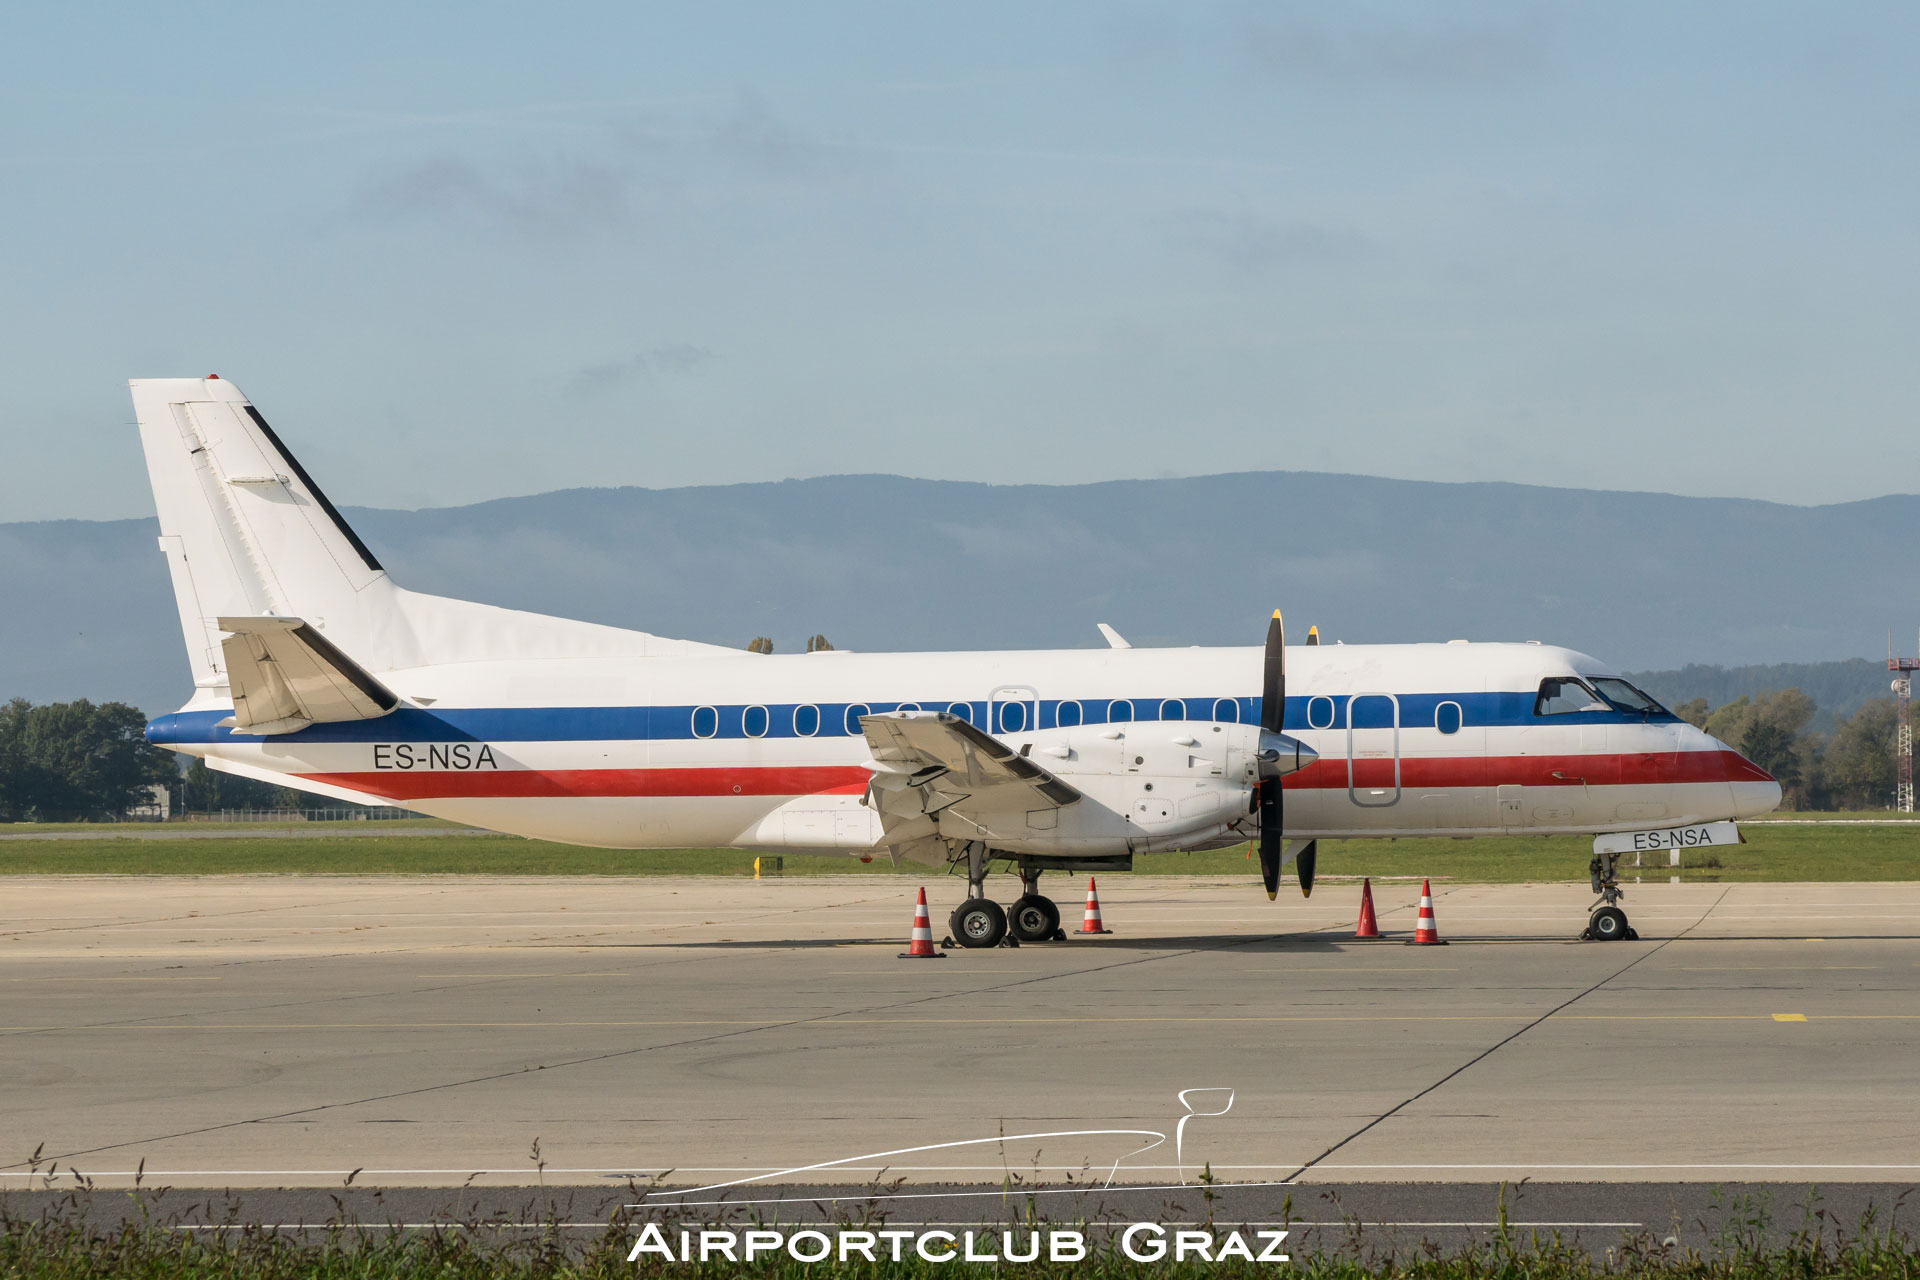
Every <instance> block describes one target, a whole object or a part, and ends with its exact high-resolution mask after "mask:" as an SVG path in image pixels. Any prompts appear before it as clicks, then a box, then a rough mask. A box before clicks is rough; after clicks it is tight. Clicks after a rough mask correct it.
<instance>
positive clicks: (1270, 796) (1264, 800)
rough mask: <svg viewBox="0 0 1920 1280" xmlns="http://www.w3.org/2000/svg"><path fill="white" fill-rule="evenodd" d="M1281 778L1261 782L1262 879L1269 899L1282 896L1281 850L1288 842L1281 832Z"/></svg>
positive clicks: (1282, 803)
mask: <svg viewBox="0 0 1920 1280" xmlns="http://www.w3.org/2000/svg"><path fill="white" fill-rule="evenodd" d="M1281 795H1282V793H1281V790H1280V779H1278V778H1267V779H1265V780H1263V781H1262V782H1261V783H1260V880H1261V883H1263V884H1264V885H1266V887H1267V901H1268V902H1272V901H1273V900H1274V899H1275V898H1277V897H1279V896H1280V851H1281V848H1282V846H1283V845H1284V844H1285V842H1286V837H1285V836H1284V835H1283V834H1282V833H1281V829H1282V827H1283V826H1284V825H1285V824H1284V822H1283V818H1282V811H1283V810H1282V806H1283V805H1284V801H1283V800H1282V799H1281Z"/></svg>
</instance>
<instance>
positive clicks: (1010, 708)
mask: <svg viewBox="0 0 1920 1280" xmlns="http://www.w3.org/2000/svg"><path fill="white" fill-rule="evenodd" d="M1026 728H1027V704H1026V703H1024V702H1003V703H1001V704H1000V732H1002V733H1024V732H1026Z"/></svg>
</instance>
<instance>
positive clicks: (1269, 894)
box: [1267, 889, 1280, 902]
mask: <svg viewBox="0 0 1920 1280" xmlns="http://www.w3.org/2000/svg"><path fill="white" fill-rule="evenodd" d="M1279 896H1280V895H1279V894H1278V893H1276V892H1274V891H1273V890H1272V889H1269V890H1267V901H1268V902H1272V901H1273V900H1274V899H1275V898H1277V897H1279Z"/></svg>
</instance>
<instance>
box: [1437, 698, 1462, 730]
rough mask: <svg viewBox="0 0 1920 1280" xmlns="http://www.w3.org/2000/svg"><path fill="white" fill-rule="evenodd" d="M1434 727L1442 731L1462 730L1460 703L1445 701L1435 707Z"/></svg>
mask: <svg viewBox="0 0 1920 1280" xmlns="http://www.w3.org/2000/svg"><path fill="white" fill-rule="evenodd" d="M1433 727H1434V728H1436V729H1438V730H1439V731H1440V732H1442V733H1458V732H1460V704H1459V703H1457V702H1443V703H1441V704H1440V705H1439V706H1437V707H1435V708H1434V709H1433Z"/></svg>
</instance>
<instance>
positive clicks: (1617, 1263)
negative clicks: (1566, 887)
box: [0, 1214, 1920, 1280]
mask: <svg viewBox="0 0 1920 1280" xmlns="http://www.w3.org/2000/svg"><path fill="white" fill-rule="evenodd" d="M208 1216H209V1217H210V1218H211V1217H212V1216H213V1215H211V1214H209V1215H208ZM214 1220H218V1219H214ZM687 1225H689V1226H697V1225H699V1224H691V1223H690V1224H687ZM858 1225H863V1226H866V1227H868V1228H874V1227H878V1226H880V1225H883V1224H881V1223H878V1222H869V1223H861V1224H858ZM1057 1225H1063V1226H1065V1225H1071V1224H1057ZM1863 1225H1866V1226H1867V1230H1865V1231H1862V1232H1861V1233H1860V1234H1858V1235H1849V1234H1845V1233H1841V1232H1836V1231H1834V1230H1833V1228H1832V1227H1831V1226H1830V1225H1827V1224H1818V1223H1817V1224H1816V1225H1815V1227H1814V1229H1812V1230H1804V1231H1801V1232H1797V1233H1794V1234H1793V1235H1791V1236H1789V1237H1787V1238H1786V1239H1785V1241H1784V1242H1783V1243H1763V1242H1762V1241H1761V1240H1760V1239H1758V1238H1753V1237H1750V1236H1748V1235H1747V1234H1746V1233H1744V1232H1742V1231H1740V1230H1739V1229H1735V1230H1734V1231H1732V1232H1729V1233H1723V1238H1722V1239H1721V1240H1719V1241H1716V1243H1715V1244H1714V1245H1713V1246H1712V1247H1710V1248H1709V1249H1707V1250H1694V1249H1680V1248H1666V1247H1662V1245H1661V1244H1660V1243H1659V1242H1658V1240H1657V1238H1656V1237H1655V1236H1654V1235H1652V1234H1645V1235H1639V1236H1625V1235H1624V1234H1623V1236H1622V1238H1621V1239H1620V1240H1619V1241H1617V1242H1615V1243H1614V1246H1613V1247H1612V1248H1610V1249H1608V1250H1607V1252H1606V1253H1605V1254H1604V1255H1603V1256H1601V1257H1599V1258H1596V1257H1594V1256H1593V1255H1592V1254H1590V1253H1589V1252H1588V1251H1587V1250H1586V1249H1580V1248H1574V1247H1570V1246H1568V1245H1565V1244H1562V1243H1561V1242H1560V1241H1559V1240H1557V1239H1556V1238H1554V1237H1552V1236H1544V1235H1543V1234H1541V1233H1531V1234H1529V1233H1522V1232H1519V1231H1512V1232H1509V1230H1508V1229H1507V1228H1505V1227H1504V1226H1503V1227H1502V1228H1501V1229H1500V1231H1499V1232H1498V1233H1497V1235H1496V1236H1495V1238H1494V1239H1492V1240H1491V1241H1489V1242H1488V1243H1485V1244H1482V1245H1479V1246H1476V1247H1471V1248H1466V1249H1460V1250H1457V1251H1449V1252H1442V1251H1441V1250H1440V1249H1438V1248H1428V1249H1408V1250H1406V1251H1405V1252H1404V1253H1401V1254H1397V1255H1396V1254H1392V1253H1387V1254H1376V1253H1374V1252H1373V1251H1371V1250H1370V1249H1369V1247H1368V1245H1367V1243H1366V1242H1365V1241H1364V1240H1356V1241H1354V1242H1353V1243H1352V1244H1351V1245H1348V1246H1346V1247H1345V1248H1343V1249H1342V1251H1341V1252H1340V1253H1336V1254H1319V1253H1315V1254H1307V1253H1295V1254H1294V1260H1293V1261H1292V1262H1291V1263H1289V1264H1277V1263H1264V1264H1263V1263H1256V1262H1243V1261H1238V1260H1235V1261H1229V1262H1224V1263H1200V1262H1194V1261H1188V1262H1184V1263H1174V1262H1158V1263H1149V1262H1136V1261H1132V1260H1129V1259H1128V1258H1126V1257H1125V1256H1123V1255H1122V1254H1120V1253H1119V1251H1118V1250H1117V1249H1116V1248H1114V1247H1113V1246H1111V1245H1110V1244H1107V1243H1106V1242H1105V1240H1104V1239H1103V1237H1102V1234H1101V1233H1089V1237H1090V1238H1089V1244H1090V1245H1091V1246H1092V1248H1091V1250H1090V1252H1089V1256H1088V1257H1087V1258H1086V1259H1085V1260H1084V1261H1076V1262H1059V1263H1055V1262H1050V1261H1041V1262H1036V1263H1031V1264H1022V1265H1010V1266H1004V1267H1002V1266H994V1265H991V1264H984V1265H983V1264H970V1263H966V1262H962V1261H940V1262H927V1261H924V1260H922V1259H921V1258H920V1257H918V1256H916V1254H915V1253H913V1252H912V1251H909V1252H908V1253H907V1255H906V1258H905V1259H904V1260H903V1261H901V1262H898V1263H895V1262H892V1261H891V1260H890V1259H887V1260H883V1261H879V1262H864V1261H860V1260H858V1259H855V1260H853V1261H850V1262H844V1263H842V1262H823V1263H821V1264H819V1265H808V1264H802V1263H798V1262H795V1261H793V1260H791V1259H790V1258H789V1257H787V1256H786V1255H785V1254H784V1253H775V1254H773V1255H771V1256H770V1257H763V1258H761V1259H759V1260H757V1261H755V1262H753V1263H732V1262H719V1261H714V1262H709V1263H700V1262H691V1263H674V1262H668V1261H665V1260H664V1259H661V1258H660V1257H658V1256H657V1255H653V1254H648V1255H644V1256H643V1257H642V1258H640V1259H639V1260H637V1261H635V1262H631V1263H630V1262H628V1261H627V1260H626V1253H627V1249H628V1247H629V1245H630V1243H631V1241H632V1239H633V1238H634V1237H633V1234H632V1232H633V1231H634V1227H633V1225H632V1224H630V1223H627V1222H619V1223H615V1224H610V1225H609V1227H608V1229H607V1231H606V1232H605V1234H604V1235H599V1236H597V1237H593V1238H589V1239H585V1240H582V1239H580V1238H579V1237H578V1236H574V1235H569V1234H568V1233H565V1232H562V1231H559V1230H557V1229H556V1230H551V1231H547V1230H535V1231H531V1232H519V1233H508V1232H502V1231H498V1230H489V1229H487V1228H486V1227H484V1226H480V1225H478V1224H468V1225H450V1226H448V1227H445V1228H437V1229H432V1230H424V1231H412V1232H399V1231H386V1230H381V1229H360V1228H353V1227H338V1226H337V1227H334V1228H332V1229H322V1230H319V1231H315V1232H309V1233H301V1234H291V1233H278V1232H273V1231H263V1230H258V1229H243V1230H238V1231H229V1232H219V1233H207V1232H192V1233H189V1232H177V1231H172V1230H169V1229H168V1227H167V1226H166V1225H165V1224H162V1223H157V1222H150V1221H135V1222H130V1223H128V1224H127V1225H125V1226H122V1227H118V1228H88V1227H85V1226H82V1225H78V1224H74V1223H70V1222H68V1221H65V1220H63V1219H61V1218H59V1217H54V1216H49V1217H46V1218H26V1217H19V1218H16V1217H12V1216H10V1215H8V1216H5V1217H4V1218H0V1275H4V1276H7V1277H18V1278H20V1280H80V1278H81V1277H95V1276H138V1277H144V1278H146V1280H214V1278H216V1277H217V1278H219V1280H256V1278H258V1280H282V1278H284V1280H295V1278H296V1277H298V1278H302V1280H305V1278H309V1277H311V1278H314V1280H336V1278H337V1280H386V1278H387V1277H393V1278H394V1280H401V1278H405V1280H414V1278H416V1277H417V1278H419V1280H428V1278H432V1280H466V1278H467V1277H475V1278H476V1280H477V1278H479V1277H505V1278H509V1280H519V1278H520V1277H526V1278H527V1280H534V1278H535V1277H540V1278H547V1277H551V1278H553V1280H561V1278H563V1277H564V1278H572V1277H581V1278H582V1280H586V1278H596V1280H597V1278H600V1277H605V1278H607V1280H616V1278H619V1280H625V1278H627V1277H647V1278H651V1277H656V1276H662V1277H664V1276H675V1277H688V1278H689V1280H721V1278H722V1277H734V1276H770V1277H783V1278H786V1277H791V1278H792V1280H799V1278H800V1277H813V1278H816V1280H827V1278H830V1277H836V1278H837V1277H860V1278H861V1280H866V1278H867V1277H883V1276H885V1277H903V1278H905V1280H932V1278H933V1277H939V1276H967V1277H980V1278H985V1277H992V1276H1004V1275H1008V1274H1014V1275H1021V1276H1032V1277H1036V1278H1037V1280H1040V1278H1044V1280H1056V1278H1060V1280H1065V1278H1066V1277H1083V1278H1085V1280H1111V1278H1114V1277H1127V1278H1128V1280H1147V1278H1148V1277H1161V1276H1176V1277H1188V1276H1219V1277H1240V1276H1275V1275H1300V1276H1304V1277H1307V1278H1308V1280H1362V1278H1363V1277H1365V1278H1367V1280H1599V1278H1600V1277H1636V1278H1637V1277H1645V1278H1646V1280H1920V1254H1916V1253H1914V1252H1913V1251H1912V1249H1911V1247H1910V1245H1909V1243H1908V1242H1907V1240H1906V1238H1905V1236H1904V1235H1903V1234H1897V1233H1896V1232H1894V1231H1891V1230H1887V1229H1884V1228H1883V1229H1879V1230H1874V1229H1872V1227H1871V1226H1870V1225H1869V1224H1863ZM677 1227H678V1224H672V1226H671V1229H670V1231H669V1238H677ZM829 1233H830V1235H829V1238H831V1228H829ZM1757 1235H1758V1232H1757V1231H1755V1233H1754V1236H1756V1237H1757ZM815 1247H817V1246H815ZM933 1247H936V1248H937V1247H940V1245H939V1243H938V1242H937V1241H936V1242H935V1243H934V1245H933ZM880 1256H881V1257H882V1258H885V1257H886V1255H885V1254H881V1255H880Z"/></svg>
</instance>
